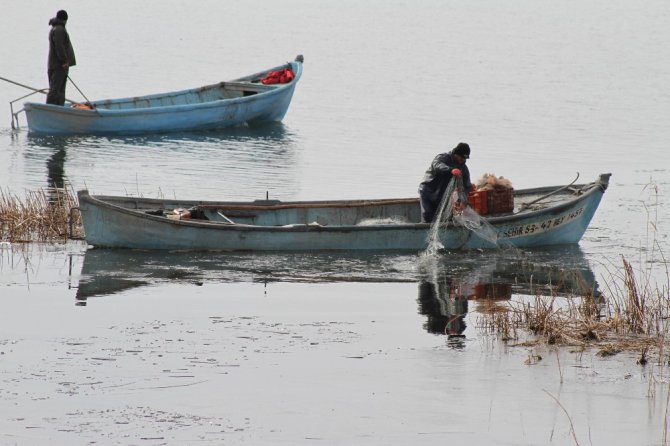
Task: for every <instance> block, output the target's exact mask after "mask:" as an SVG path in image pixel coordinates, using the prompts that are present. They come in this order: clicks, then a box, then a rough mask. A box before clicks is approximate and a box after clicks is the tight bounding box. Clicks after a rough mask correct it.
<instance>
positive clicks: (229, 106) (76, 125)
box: [23, 56, 303, 135]
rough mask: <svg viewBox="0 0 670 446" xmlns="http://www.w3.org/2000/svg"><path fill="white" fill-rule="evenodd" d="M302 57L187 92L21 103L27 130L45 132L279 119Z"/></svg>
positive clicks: (130, 130)
mask: <svg viewBox="0 0 670 446" xmlns="http://www.w3.org/2000/svg"><path fill="white" fill-rule="evenodd" d="M302 64H303V57H302V56H298V57H296V59H295V60H294V61H293V62H289V63H287V64H285V65H281V66H278V67H274V68H270V69H267V70H264V71H261V72H259V73H255V74H252V75H249V76H245V77H242V78H239V79H235V80H232V81H229V82H219V83H217V84H212V85H206V86H203V87H199V88H193V89H189V90H182V91H174V92H169V93H161V94H152V95H148V96H139V97H130V98H122V99H107V100H99V101H92V102H91V103H90V107H88V105H86V104H85V105H83V106H82V104H66V105H65V106H58V105H50V104H42V103H35V102H27V103H25V104H24V106H23V110H24V111H25V113H26V118H27V121H28V130H29V131H30V132H34V133H41V134H50V135H66V134H141V133H159V132H175V131H193V130H207V129H218V128H224V127H231V126H236V125H242V124H245V123H248V124H254V123H260V122H272V121H281V120H282V119H283V118H284V115H285V114H286V111H287V110H288V107H289V104H290V103H291V98H292V97H293V92H294V90H295V87H296V84H297V83H298V80H299V79H300V76H301V75H302ZM286 68H290V69H291V70H292V72H293V75H294V78H293V80H291V81H290V82H287V83H275V84H264V83H263V82H261V80H262V79H264V78H266V77H267V76H268V74H269V73H271V72H276V71H280V70H284V69H286Z"/></svg>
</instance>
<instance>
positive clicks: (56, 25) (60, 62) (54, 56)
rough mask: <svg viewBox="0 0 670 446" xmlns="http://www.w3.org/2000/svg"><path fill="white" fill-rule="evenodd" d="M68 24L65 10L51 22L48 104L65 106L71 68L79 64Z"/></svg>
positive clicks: (59, 12)
mask: <svg viewBox="0 0 670 446" xmlns="http://www.w3.org/2000/svg"><path fill="white" fill-rule="evenodd" d="M66 23H67V12H65V11H63V10H60V11H58V12H57V13H56V17H54V18H53V19H51V20H49V25H50V26H51V31H49V65H48V67H47V68H48V70H47V74H48V76H49V94H47V104H54V105H64V104H65V84H66V83H67V75H68V72H69V69H70V67H73V66H74V65H75V64H76V63H77V61H76V60H75V58H74V49H73V48H72V43H71V42H70V36H69V35H68V33H67V31H66V30H65V24H66Z"/></svg>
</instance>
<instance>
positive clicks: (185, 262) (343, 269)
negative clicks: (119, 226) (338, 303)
mask: <svg viewBox="0 0 670 446" xmlns="http://www.w3.org/2000/svg"><path fill="white" fill-rule="evenodd" d="M415 281H416V255H411V254H397V255H389V254H381V253H380V254H377V253H327V252H318V253H304V252H295V253H264V254H262V255H259V254H253V253H224V252H216V253H214V252H158V251H133V250H122V249H119V250H116V249H90V250H88V251H86V253H85V256H84V262H83V267H82V272H81V277H80V280H79V288H78V290H77V295H76V299H77V302H78V304H79V305H83V304H85V302H86V301H87V299H89V298H91V297H94V296H105V295H112V294H115V293H120V292H123V291H125V290H128V289H131V288H137V287H142V286H149V285H158V284H162V283H181V284H193V285H202V284H203V283H205V282H207V283H217V282H219V283H225V282H255V283H270V282H304V283H325V282H410V283H412V282H415Z"/></svg>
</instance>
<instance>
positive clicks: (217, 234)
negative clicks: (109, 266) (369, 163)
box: [77, 174, 610, 252]
mask: <svg viewBox="0 0 670 446" xmlns="http://www.w3.org/2000/svg"><path fill="white" fill-rule="evenodd" d="M609 178H610V174H601V175H600V176H599V177H598V178H597V179H596V180H595V181H594V182H592V183H588V184H581V185H573V184H569V185H565V186H555V187H540V188H534V189H524V190H518V191H515V192H514V209H513V211H512V212H507V213H504V214H498V215H487V216H486V217H485V220H486V222H488V223H489V224H490V225H491V227H492V228H494V230H495V232H496V233H497V240H496V241H495V242H493V241H491V239H490V238H488V237H483V236H481V235H480V233H479V232H477V231H474V230H471V229H468V228H467V227H464V226H460V225H446V226H444V227H441V228H439V233H438V234H439V241H440V243H441V244H442V245H443V247H444V248H445V249H448V250H456V249H479V248H496V247H498V246H499V245H500V244H504V245H506V246H515V247H519V248H532V247H540V246H551V245H569V244H576V243H579V241H580V240H581V238H582V236H583V235H584V232H585V231H586V229H587V227H588V225H589V223H590V221H591V219H592V217H593V215H594V214H595V212H596V210H597V208H598V205H599V204H600V200H601V198H602V196H603V194H604V193H605V190H606V189H607V186H608V184H609ZM77 195H78V198H79V209H80V212H81V217H82V222H83V226H84V231H85V233H86V241H87V242H88V243H89V244H90V245H93V246H97V247H110V248H135V249H163V250H224V251H322V250H326V251H328V250H343V251H351V250H393V251H415V252H418V251H421V250H424V249H426V248H427V247H428V235H429V231H430V229H431V226H430V224H428V223H421V222H420V215H421V210H420V206H419V200H418V199H417V198H399V199H382V200H338V201H293V202H282V201H278V200H256V201H253V202H239V201H222V202H215V201H197V200H173V199H171V200H166V199H149V198H136V197H123V196H95V195H91V194H89V192H88V191H87V190H81V191H79V192H78V194H77Z"/></svg>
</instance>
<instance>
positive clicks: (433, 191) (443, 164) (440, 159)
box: [419, 153, 472, 203]
mask: <svg viewBox="0 0 670 446" xmlns="http://www.w3.org/2000/svg"><path fill="white" fill-rule="evenodd" d="M456 168H457V169H460V170H461V175H462V177H463V186H464V187H465V193H466V195H467V193H468V192H469V191H470V190H471V189H472V183H470V171H469V170H468V166H466V165H465V164H458V163H457V162H456V160H455V159H454V157H453V156H452V155H451V153H441V154H439V155H437V156H436V157H435V159H434V160H433V162H432V163H431V164H430V167H429V168H428V170H427V171H426V175H425V176H424V178H423V182H421V184H420V185H419V193H420V194H421V196H422V197H424V198H425V199H428V200H430V201H431V202H433V203H439V202H440V201H442V195H443V194H444V191H445V190H446V189H447V185H448V184H449V181H451V177H452V176H453V175H452V174H451V169H456Z"/></svg>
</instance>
